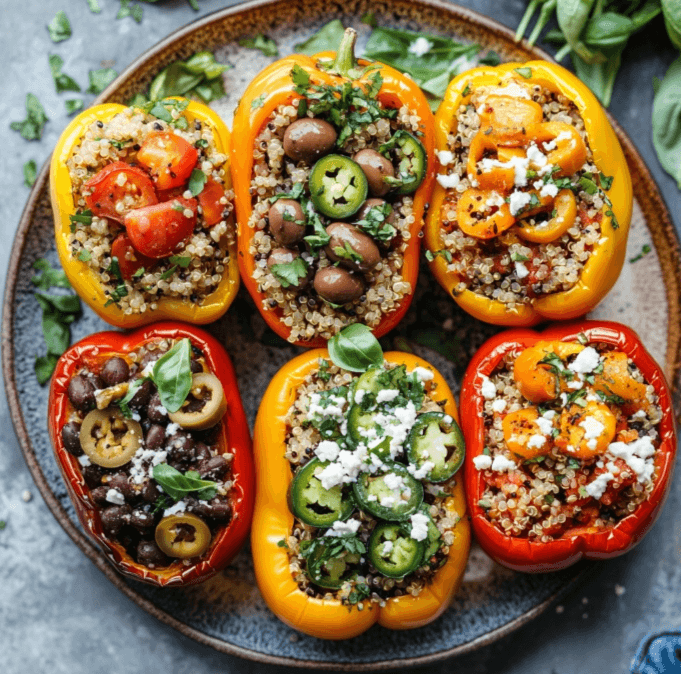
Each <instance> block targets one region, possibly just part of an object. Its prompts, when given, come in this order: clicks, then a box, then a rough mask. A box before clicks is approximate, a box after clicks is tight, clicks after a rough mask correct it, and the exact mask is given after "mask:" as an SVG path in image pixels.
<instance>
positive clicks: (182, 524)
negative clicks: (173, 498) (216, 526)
mask: <svg viewBox="0 0 681 674" xmlns="http://www.w3.org/2000/svg"><path fill="white" fill-rule="evenodd" d="M154 538H155V539H156V545H158V547H159V548H161V550H163V552H165V553H166V555H168V557H177V558H179V559H189V558H190V557H199V556H200V555H202V554H203V553H204V552H205V551H206V550H207V549H208V546H209V545H210V529H209V528H208V525H207V524H206V523H205V522H204V521H203V520H202V519H199V518H198V517H197V516H196V515H190V514H188V513H183V514H182V515H168V517H164V518H163V519H162V520H161V521H160V522H159V523H158V525H157V526H156V533H155V534H154Z"/></svg>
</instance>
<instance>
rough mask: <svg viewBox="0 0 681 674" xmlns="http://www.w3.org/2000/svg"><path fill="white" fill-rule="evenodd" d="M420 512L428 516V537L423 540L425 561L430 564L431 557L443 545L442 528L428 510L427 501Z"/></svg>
mask: <svg viewBox="0 0 681 674" xmlns="http://www.w3.org/2000/svg"><path fill="white" fill-rule="evenodd" d="M420 512H421V513H423V514H424V515H425V516H426V517H427V518H428V537H427V538H426V540H425V541H423V543H424V548H425V549H424V551H423V563H424V564H429V563H430V558H431V557H432V556H433V555H434V554H435V553H436V552H437V551H438V550H439V549H440V547H441V546H442V536H441V535H440V530H439V529H438V528H437V526H436V525H435V522H433V518H432V517H431V516H430V513H429V512H428V506H427V505H426V504H425V503H424V504H422V505H421V508H420Z"/></svg>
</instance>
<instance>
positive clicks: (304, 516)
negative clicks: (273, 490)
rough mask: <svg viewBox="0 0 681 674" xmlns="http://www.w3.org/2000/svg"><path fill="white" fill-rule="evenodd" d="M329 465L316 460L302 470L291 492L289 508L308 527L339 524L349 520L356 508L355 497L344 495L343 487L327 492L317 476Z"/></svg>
mask: <svg viewBox="0 0 681 674" xmlns="http://www.w3.org/2000/svg"><path fill="white" fill-rule="evenodd" d="M328 465H329V463H328V461H326V462H323V461H320V460H319V459H312V460H311V461H309V462H308V463H306V464H305V465H304V466H303V467H302V468H298V470H297V471H296V474H295V477H294V478H293V481H292V482H291V487H290V489H289V494H288V496H289V508H290V509H291V512H292V513H293V514H294V515H295V516H296V517H297V518H298V519H299V520H300V521H301V522H305V524H309V525H310V526H313V527H320V528H322V527H324V528H328V527H330V526H331V525H332V524H333V523H334V522H335V521H336V520H346V519H348V517H350V514H351V513H352V510H353V508H354V502H353V499H352V493H351V492H349V491H348V492H346V493H343V491H342V488H341V486H340V485H337V486H336V487H333V488H332V489H324V487H323V486H322V483H321V482H320V480H319V478H317V477H316V476H315V473H316V472H318V471H319V472H321V470H322V469H323V468H325V467H326V466H328Z"/></svg>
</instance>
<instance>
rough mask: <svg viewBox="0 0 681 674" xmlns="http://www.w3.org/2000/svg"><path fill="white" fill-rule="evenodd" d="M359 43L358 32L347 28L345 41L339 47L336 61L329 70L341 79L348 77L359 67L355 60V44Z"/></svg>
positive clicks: (344, 34)
mask: <svg viewBox="0 0 681 674" xmlns="http://www.w3.org/2000/svg"><path fill="white" fill-rule="evenodd" d="M356 42H357V31H356V30H355V29H354V28H346V29H345V33H343V39H342V40H341V43H340V45H338V51H337V52H336V60H335V61H334V62H333V65H332V66H331V68H330V69H329V72H331V73H334V74H336V75H340V76H341V77H347V76H348V75H349V73H350V71H351V70H352V69H353V68H356V67H357V59H356V58H355V43H356Z"/></svg>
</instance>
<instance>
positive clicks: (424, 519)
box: [410, 513, 429, 541]
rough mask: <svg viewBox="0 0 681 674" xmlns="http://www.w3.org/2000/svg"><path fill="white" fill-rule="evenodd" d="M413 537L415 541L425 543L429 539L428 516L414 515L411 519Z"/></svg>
mask: <svg viewBox="0 0 681 674" xmlns="http://www.w3.org/2000/svg"><path fill="white" fill-rule="evenodd" d="M410 521H411V537H412V538H413V539H414V540H415V541H424V540H425V539H426V538H428V521H429V520H428V516H427V515H424V514H423V513H414V514H413V515H412V516H411V517H410Z"/></svg>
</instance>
